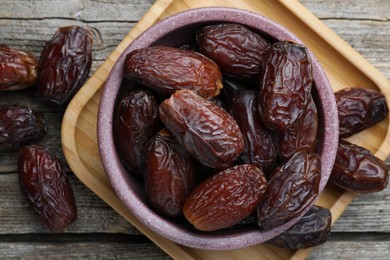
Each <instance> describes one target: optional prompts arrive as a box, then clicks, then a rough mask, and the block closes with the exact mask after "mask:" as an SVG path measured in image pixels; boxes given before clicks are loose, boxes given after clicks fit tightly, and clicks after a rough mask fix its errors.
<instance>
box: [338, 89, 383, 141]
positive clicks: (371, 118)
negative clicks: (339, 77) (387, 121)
mask: <svg viewBox="0 0 390 260" xmlns="http://www.w3.org/2000/svg"><path fill="white" fill-rule="evenodd" d="M335 97H336V105H337V110H338V116H339V129H340V130H339V131H340V133H339V134H340V137H349V136H351V135H353V134H355V133H358V132H360V131H362V130H364V129H367V128H368V127H370V126H373V125H374V124H376V123H378V122H380V121H381V120H383V119H384V118H386V117H387V115H388V114H389V109H388V106H387V103H386V98H385V96H384V95H383V94H382V93H381V92H379V91H377V90H373V89H365V88H346V89H342V90H339V91H337V92H336V93H335Z"/></svg>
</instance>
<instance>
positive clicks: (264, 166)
mask: <svg viewBox="0 0 390 260" xmlns="http://www.w3.org/2000/svg"><path fill="white" fill-rule="evenodd" d="M230 114H231V115H232V116H233V118H234V119H235V120H236V121H237V124H238V125H239V127H240V129H241V132H242V134H243V137H244V143H245V146H244V147H245V148H244V152H243V153H242V154H241V155H240V157H239V158H240V160H241V162H242V163H252V164H254V165H256V166H257V167H258V168H260V169H261V170H262V171H263V172H267V171H268V169H270V168H271V166H273V164H274V163H275V160H276V156H277V153H278V143H277V135H276V133H274V132H272V131H270V130H269V129H268V128H266V127H265V126H264V124H263V122H262V121H261V120H260V118H259V112H258V109H257V92H256V91H250V90H240V91H236V94H235V95H234V96H233V99H232V103H231V109H230Z"/></svg>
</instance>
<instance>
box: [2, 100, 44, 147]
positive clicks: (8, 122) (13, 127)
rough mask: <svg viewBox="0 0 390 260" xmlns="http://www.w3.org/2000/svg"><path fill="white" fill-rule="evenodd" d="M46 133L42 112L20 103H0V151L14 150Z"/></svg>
mask: <svg viewBox="0 0 390 260" xmlns="http://www.w3.org/2000/svg"><path fill="white" fill-rule="evenodd" d="M46 134H47V129H46V124H45V120H44V116H43V113H41V112H38V111H34V110H32V109H31V108H30V107H27V106H21V105H0V151H1V152H5V151H15V150H17V149H18V148H19V147H20V146H22V145H23V144H26V143H28V142H32V141H36V140H39V139H41V138H43V137H44V136H45V135H46Z"/></svg>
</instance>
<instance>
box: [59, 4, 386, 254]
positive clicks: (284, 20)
mask: <svg viewBox="0 0 390 260" xmlns="http://www.w3.org/2000/svg"><path fill="white" fill-rule="evenodd" d="M203 6H230V7H236V8H241V9H246V10H249V11H252V12H256V13H259V14H261V15H264V16H266V17H268V18H270V19H272V20H274V21H276V22H278V23H279V24H282V25H283V26H285V27H286V28H287V29H289V30H290V31H292V32H293V33H295V34H296V35H297V36H298V37H299V38H300V39H301V40H302V41H303V42H304V43H305V44H306V46H308V47H309V48H310V50H311V51H312V52H313V53H314V54H315V56H316V57H317V58H318V60H319V61H320V63H321V64H322V66H323V67H324V69H325V71H326V74H327V76H328V78H329V80H330V82H331V85H332V87H333V89H334V91H336V90H339V89H342V88H346V87H354V86H360V87H367V88H374V89H379V90H381V91H382V92H383V93H384V94H385V95H386V97H387V102H388V103H389V104H390V83H389V82H388V81H387V79H386V78H385V77H384V76H383V75H382V74H381V73H380V72H378V71H377V70H376V69H375V68H374V67H373V66H372V65H370V64H369V63H368V62H367V61H366V60H365V59H364V58H363V57H362V56H361V55H360V54H359V53H357V52H356V51H355V50H354V49H353V48H352V47H350V46H349V45H348V44H347V43H346V42H345V41H343V40H342V39H341V38H340V37H338V36H337V35H336V34H335V33H334V32H333V31H331V30H330V29H329V28H328V27H326V26H325V25H324V24H323V23H322V22H321V21H319V20H318V19H317V18H316V17H315V16H314V15H313V14H312V13H310V12H309V11H308V10H307V9H306V8H305V7H304V6H302V5H301V4H300V3H299V2H298V1H297V0H284V1H283V0H279V1H275V0H234V1H233V0H197V1H193V0H157V1H156V2H155V4H154V5H153V6H152V7H151V8H150V10H149V11H148V12H147V13H146V14H145V15H144V17H143V18H142V19H141V20H140V21H139V22H138V23H137V25H136V26H135V27H134V28H133V29H132V30H131V31H130V33H129V34H128V35H127V36H126V37H125V38H124V39H123V41H122V42H121V43H120V44H119V45H118V46H117V48H116V49H115V50H114V51H113V52H112V53H111V54H110V56H109V57H108V58H107V60H106V61H105V62H104V63H103V64H102V65H101V66H100V67H99V68H98V69H97V70H96V72H95V73H94V75H93V76H92V77H91V78H90V79H89V80H88V81H87V82H86V84H85V85H84V86H83V88H82V89H80V91H79V92H78V93H77V95H76V96H75V97H74V99H73V100H72V102H71V103H70V104H69V107H68V108H67V110H66V112H65V115H64V118H63V124H62V130H61V134H62V145H63V151H64V154H65V157H66V159H67V161H68V163H69V166H70V167H71V169H72V171H73V172H74V173H75V175H76V176H77V177H78V178H79V179H80V181H82V182H83V183H84V184H85V185H86V186H88V187H89V188H90V189H91V190H92V191H94V192H95V193H96V194H97V195H98V196H100V197H101V198H102V199H103V200H104V201H106V202H107V203H108V204H109V205H110V206H111V207H113V208H114V209H115V210H116V211H117V212H119V213H120V214H121V215H122V216H123V217H125V218H126V219H127V220H128V221H130V222H131V223H132V224H133V225H134V226H135V227H136V228H138V229H139V230H140V231H141V232H143V233H144V234H145V235H146V236H148V237H149V238H150V239H151V240H152V241H154V242H155V243H156V244H157V245H158V246H159V247H161V248H162V249H163V250H164V251H165V252H166V253H167V254H169V255H170V256H172V257H173V258H178V259H183V258H186V259H189V258H196V259H206V258H207V259H222V258H224V259H231V258H236V259H248V258H250V257H252V258H253V257H256V258H260V257H264V258H270V259H290V258H291V259H301V258H305V257H306V256H307V255H308V254H309V252H310V249H305V250H287V249H280V248H276V247H273V246H270V245H267V244H260V245H256V246H252V247H249V248H244V249H239V250H232V251H205V250H199V249H193V248H188V247H184V246H181V245H178V244H175V243H173V242H171V241H169V240H167V239H165V238H163V237H161V236H159V235H157V234H156V233H154V232H152V231H151V230H150V229H148V228H147V227H145V226H144V225H143V224H142V223H140V222H139V221H138V220H137V219H136V218H135V217H134V216H133V215H132V213H131V212H129V211H127V209H126V208H125V206H124V205H123V204H122V202H121V201H120V200H119V199H118V197H117V196H116V195H115V193H114V191H113V189H112V188H111V185H110V183H109V182H108V179H107V177H106V175H105V172H104V170H103V167H102V164H101V160H100V156H99V151H98V146H97V137H96V122H97V110H98V105H99V100H100V95H101V90H102V86H103V84H104V82H105V80H106V78H107V76H108V74H109V72H110V70H111V68H112V66H113V64H114V63H115V61H116V60H117V58H118V57H119V55H120V54H121V53H122V52H123V50H124V49H125V48H126V47H127V46H128V45H129V43H130V42H131V41H132V40H133V39H134V38H135V37H136V36H137V35H139V34H140V33H141V32H143V31H144V30H145V29H147V28H148V27H150V26H151V25H152V24H154V23H155V22H157V21H159V20H160V19H162V18H164V17H167V16H170V15H172V14H175V13H177V12H180V11H184V10H186V9H189V8H196V7H203ZM349 140H350V141H351V142H353V143H356V144H359V145H361V146H364V147H366V148H368V149H369V150H371V151H372V152H374V153H375V154H376V156H378V157H379V158H381V159H386V157H387V156H388V155H389V153H390V132H389V119H386V120H384V121H382V122H381V123H380V124H378V125H376V126H374V127H371V128H370V129H367V130H365V131H363V132H362V133H359V134H357V135H355V136H353V137H351V138H349ZM355 195H356V194H355V193H353V192H345V191H343V190H341V189H339V188H336V187H334V186H332V185H329V184H328V185H327V187H326V188H325V190H324V191H323V193H322V194H321V196H320V198H319V200H318V201H317V203H316V204H318V205H322V206H325V207H327V208H329V209H330V210H331V212H332V215H333V223H334V222H335V221H336V220H337V219H338V217H339V216H340V215H341V214H342V212H343V211H344V210H345V209H346V208H347V207H348V205H349V204H350V203H351V202H352V200H353V198H354V197H355Z"/></svg>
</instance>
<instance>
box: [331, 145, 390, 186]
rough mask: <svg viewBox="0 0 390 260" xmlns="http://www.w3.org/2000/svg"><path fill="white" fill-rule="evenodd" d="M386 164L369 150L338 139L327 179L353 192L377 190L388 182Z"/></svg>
mask: <svg viewBox="0 0 390 260" xmlns="http://www.w3.org/2000/svg"><path fill="white" fill-rule="evenodd" d="M388 171H389V170H388V168H387V166H386V164H385V163H384V162H383V161H382V160H380V159H379V158H377V157H375V156H374V155H373V154H372V153H371V152H370V151H369V150H367V149H365V148H363V147H361V146H358V145H355V144H351V143H350V142H348V141H345V140H340V141H339V145H338V148H337V155H336V161H335V163H334V166H333V170H332V173H331V175H330V178H329V181H330V182H332V183H333V184H336V185H337V186H339V187H341V188H343V189H345V190H349V191H355V192H378V191H381V190H383V189H385V188H386V187H387V184H388V182H389V175H388Z"/></svg>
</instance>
